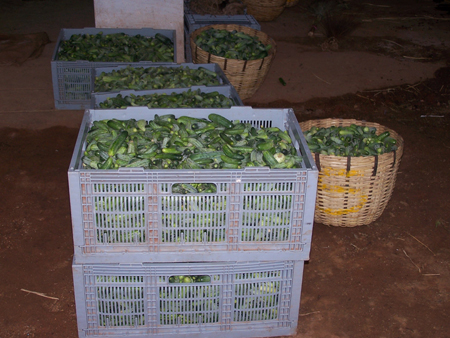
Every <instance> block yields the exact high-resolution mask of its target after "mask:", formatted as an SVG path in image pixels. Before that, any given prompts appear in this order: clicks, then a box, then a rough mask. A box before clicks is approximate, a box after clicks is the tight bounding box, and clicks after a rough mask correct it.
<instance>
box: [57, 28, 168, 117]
mask: <svg viewBox="0 0 450 338" xmlns="http://www.w3.org/2000/svg"><path fill="white" fill-rule="evenodd" d="M99 32H103V33H104V34H114V33H125V34H128V35H138V34H140V35H142V36H146V37H153V36H155V35H156V34H157V33H160V34H162V35H164V36H166V37H168V38H170V39H171V40H172V41H176V39H175V30H167V29H152V28H142V29H124V28H80V29H66V28H64V29H62V30H61V32H60V34H59V37H58V40H57V42H56V47H55V49H54V51H53V55H52V60H51V71H52V82H53V96H54V100H55V108H56V109H87V108H89V107H90V104H91V92H92V91H93V90H94V70H95V68H97V67H115V66H120V65H134V66H146V65H155V64H158V65H165V64H172V63H176V55H177V51H176V48H177V46H176V43H174V61H173V62H172V63H170V62H158V63H155V62H150V61H141V62H130V63H126V62H90V61H85V60H80V61H59V60H58V51H59V48H60V45H61V41H64V40H68V39H69V38H70V37H71V36H72V35H74V34H97V33H99Z"/></svg>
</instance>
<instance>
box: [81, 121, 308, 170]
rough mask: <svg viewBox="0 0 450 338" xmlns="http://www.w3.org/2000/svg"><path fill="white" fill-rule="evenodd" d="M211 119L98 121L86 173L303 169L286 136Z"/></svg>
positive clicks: (88, 148) (90, 139)
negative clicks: (122, 169) (129, 169)
mask: <svg viewBox="0 0 450 338" xmlns="http://www.w3.org/2000/svg"><path fill="white" fill-rule="evenodd" d="M208 118H209V120H208V119H201V118H194V117H188V116H181V117H179V118H178V119H177V118H175V116H174V115H173V114H166V115H161V116H158V115H155V117H154V119H153V120H151V121H149V122H147V121H145V120H138V121H136V120H135V119H129V120H125V121H120V120H117V119H110V120H101V121H94V122H93V126H92V128H91V129H90V130H89V132H88V133H87V136H86V150H85V152H84V156H83V158H82V162H83V166H84V167H85V168H88V169H117V168H119V167H143V168H148V169H240V168H243V167H245V166H269V167H270V168H274V169H286V168H287V169H289V168H299V167H301V162H302V158H301V156H299V155H298V154H297V150H296V148H295V147H294V146H293V145H292V140H291V138H290V137H289V135H288V133H287V131H282V130H280V129H279V128H277V127H270V128H261V129H256V128H255V127H253V126H252V125H251V124H250V123H244V122H239V121H234V122H232V121H230V120H228V119H227V118H225V117H223V116H221V115H218V114H210V115H209V116H208Z"/></svg>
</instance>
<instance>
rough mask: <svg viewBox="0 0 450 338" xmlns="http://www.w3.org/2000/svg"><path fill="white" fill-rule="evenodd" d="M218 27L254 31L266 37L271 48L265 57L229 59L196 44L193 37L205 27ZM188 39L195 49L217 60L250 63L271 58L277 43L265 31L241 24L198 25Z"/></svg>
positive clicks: (205, 28)
mask: <svg viewBox="0 0 450 338" xmlns="http://www.w3.org/2000/svg"><path fill="white" fill-rule="evenodd" d="M218 27H220V28H221V29H226V30H228V31H232V30H234V29H235V28H239V29H241V31H244V33H245V31H247V32H253V33H256V34H255V36H257V35H264V36H265V37H266V38H267V40H268V42H269V43H268V44H270V45H271V47H272V48H270V49H269V52H268V55H267V56H266V57H264V58H262V59H254V60H243V59H229V58H225V57H223V56H218V55H215V54H211V53H209V52H207V51H205V50H204V49H202V48H200V47H199V46H198V45H197V43H196V42H195V40H194V39H195V38H196V37H197V35H198V34H200V33H201V32H203V31H205V30H207V29H210V28H218ZM189 40H190V42H191V44H193V45H195V46H196V48H197V49H199V50H200V51H202V52H203V53H205V54H208V55H211V56H214V58H215V59H217V61H221V60H223V61H225V60H228V62H230V61H231V62H239V63H243V62H246V63H250V64H251V63H256V62H258V63H259V62H261V60H266V59H269V58H273V57H274V56H275V53H276V50H277V44H276V42H275V40H274V39H273V38H272V37H270V36H269V35H268V34H267V33H264V32H262V31H259V30H257V29H254V28H251V27H247V26H241V25H236V24H212V25H207V26H203V27H200V28H198V29H196V30H195V31H193V32H192V33H191V35H190V37H189ZM268 44H265V45H266V46H267V45H268Z"/></svg>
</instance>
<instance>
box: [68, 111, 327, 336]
mask: <svg viewBox="0 0 450 338" xmlns="http://www.w3.org/2000/svg"><path fill="white" fill-rule="evenodd" d="M169 112H170V113H173V114H174V115H175V116H176V117H179V116H182V115H186V116H192V117H197V118H207V117H208V115H209V114H210V113H212V112H214V113H219V114H223V115H224V116H227V117H228V118H229V119H231V120H240V121H245V122H248V123H251V124H252V125H253V126H255V127H256V128H261V127H278V128H280V129H282V130H288V132H289V135H290V136H291V138H292V140H293V143H294V146H295V147H296V148H297V151H298V152H299V154H301V155H302V157H303V162H302V167H301V168H297V169H269V168H267V167H253V168H249V167H248V168H244V169H233V170H229V169H217V170H206V169H200V170H190V169H179V170H178V169H167V170H145V169H142V168H120V169H118V170H89V169H84V168H83V166H82V162H81V158H82V156H83V152H84V150H85V146H86V144H85V139H86V134H87V132H88V130H89V128H90V126H91V125H92V124H93V121H95V120H102V119H111V118H117V119H122V120H123V119H129V118H135V119H146V120H152V119H153V117H154V116H155V114H158V115H163V114H167V113H169ZM317 177H318V171H317V168H316V167H315V165H314V161H313V159H312V157H311V153H310V152H309V149H308V148H307V145H306V141H305V139H304V137H303V135H302V132H301V130H300V128H299V124H298V122H297V119H296V117H295V114H294V112H293V111H292V110H291V109H253V108H251V107H232V108H230V109H174V110H168V109H148V108H146V107H134V108H128V109H117V110H87V111H86V112H85V115H84V119H83V121H82V126H81V128H80V132H79V135H78V139H77V142H76V145H75V151H74V154H73V157H72V160H71V164H70V168H69V171H68V178H69V189H70V200H71V212H72V222H73V237H74V250H75V255H74V263H73V278H74V290H75V300H76V311H77V320H78V333H79V337H100V336H101V337H123V338H125V337H175V336H183V337H199V336H202V337H268V336H281V335H291V334H294V333H295V331H296V329H297V325H298V313H299V306H300V295H301V286H302V279H303V266H304V261H305V260H308V259H309V252H310V247H311V237H312V230H313V217H314V204H315V197H316V188H317ZM196 183H207V184H209V186H211V185H213V186H214V187H215V189H212V190H208V192H198V193H193V194H179V193H176V192H175V191H176V190H175V189H174V188H175V186H177V185H180V184H196Z"/></svg>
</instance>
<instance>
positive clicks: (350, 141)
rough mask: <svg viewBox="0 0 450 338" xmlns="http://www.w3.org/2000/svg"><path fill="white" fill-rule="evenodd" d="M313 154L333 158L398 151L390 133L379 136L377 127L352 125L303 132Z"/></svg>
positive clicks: (314, 128)
mask: <svg viewBox="0 0 450 338" xmlns="http://www.w3.org/2000/svg"><path fill="white" fill-rule="evenodd" d="M303 133H304V135H305V138H306V142H307V143H308V147H309V149H310V150H311V152H313V153H320V154H322V155H333V156H354V157H357V156H374V155H381V154H384V153H389V152H391V151H394V150H396V149H397V146H396V143H397V141H396V140H395V139H394V138H392V137H391V136H390V133H389V131H386V132H383V133H381V134H379V135H377V129H376V128H375V127H367V126H366V127H363V126H357V125H355V124H352V125H350V126H347V127H337V126H331V127H328V128H317V127H312V128H311V129H310V130H308V131H304V132H303Z"/></svg>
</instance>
